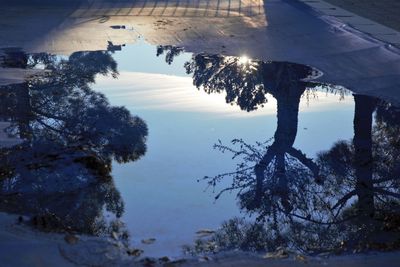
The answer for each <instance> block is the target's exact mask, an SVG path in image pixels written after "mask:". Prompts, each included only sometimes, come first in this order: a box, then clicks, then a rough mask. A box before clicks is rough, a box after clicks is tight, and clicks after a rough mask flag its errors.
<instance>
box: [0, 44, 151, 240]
mask: <svg viewBox="0 0 400 267" xmlns="http://www.w3.org/2000/svg"><path fill="white" fill-rule="evenodd" d="M7 57H8V58H7V60H5V61H4V62H5V63H4V64H7V65H8V66H7V67H18V68H40V69H42V70H43V71H44V74H41V75H38V76H36V77H33V78H30V79H28V80H27V81H26V82H24V83H22V84H14V85H8V86H3V87H2V88H1V90H0V101H1V105H0V106H1V108H0V118H1V120H2V121H6V122H7V123H8V124H9V126H8V127H7V129H6V131H7V134H8V135H9V136H12V137H15V138H19V139H20V142H19V144H18V145H15V146H13V147H3V148H1V149H0V161H1V165H0V175H1V180H0V183H1V194H0V197H1V199H0V203H1V204H0V208H1V209H2V210H4V211H7V212H13V213H18V214H25V215H29V216H37V215H40V216H42V217H39V218H41V220H42V223H45V224H47V225H49V224H51V223H53V224H55V225H54V227H53V228H69V229H73V230H76V231H80V232H85V233H92V234H95V233H99V232H101V231H102V230H104V229H105V228H107V227H110V225H109V223H107V222H106V218H105V217H104V213H105V211H107V212H109V213H111V214H114V215H115V217H117V218H119V217H120V216H121V215H122V213H123V211H124V205H123V201H122V199H121V196H120V194H119V192H118V190H117V189H116V188H115V186H114V183H113V181H112V177H111V175H110V172H111V165H112V161H113V160H115V161H117V162H120V163H123V162H130V161H134V160H137V159H139V158H140V157H142V156H143V155H144V154H145V153H146V138H147V131H148V130H147V125H146V123H145V122H144V121H143V120H142V119H141V118H139V117H136V116H132V115H131V114H130V112H129V111H128V110H127V109H126V108H124V107H115V106H111V105H110V104H109V103H108V101H107V99H106V97H105V96H104V95H103V94H101V93H99V92H95V91H93V90H92V89H91V88H90V85H91V84H93V83H94V82H95V78H96V75H111V76H112V77H116V76H117V75H118V72H117V64H116V62H115V61H114V59H113V58H112V55H111V54H110V52H107V51H96V52H77V53H74V54H72V55H71V56H69V57H68V58H64V57H58V56H54V55H49V54H34V55H26V54H24V53H23V52H19V51H17V52H12V53H8V54H7ZM43 216H45V217H43ZM34 218H36V219H35V220H37V217H34ZM46 218H47V219H46ZM46 220H47V221H48V222H46ZM107 225H108V226H107Z"/></svg>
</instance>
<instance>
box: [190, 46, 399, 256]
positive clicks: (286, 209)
mask: <svg viewBox="0 0 400 267" xmlns="http://www.w3.org/2000/svg"><path fill="white" fill-rule="evenodd" d="M185 67H186V70H187V73H189V74H192V75H193V82H194V84H195V85H196V87H198V88H199V89H202V90H205V91H206V92H208V93H221V92H224V93H225V94H226V102H227V103H230V104H235V105H238V106H239V107H240V108H241V109H242V110H246V111H249V112H250V111H253V110H255V109H257V108H259V107H262V106H263V105H265V103H267V100H268V99H267V98H268V95H271V96H272V97H274V98H275V99H276V100H277V128H276V131H275V135H274V137H273V138H271V139H270V140H268V141H267V142H259V143H256V144H255V145H252V144H248V143H246V142H245V141H243V140H242V139H235V140H233V141H232V144H231V145H225V144H223V143H221V142H219V143H217V144H216V145H215V146H214V148H216V149H218V150H220V151H221V152H223V153H230V154H232V155H233V158H234V159H235V160H238V163H237V165H236V169H235V170H233V171H232V172H228V173H223V174H219V175H216V176H213V177H205V180H206V181H207V182H208V184H209V185H210V186H212V187H218V186H219V185H220V184H222V180H225V179H229V180H230V181H231V184H230V186H228V187H226V188H224V189H222V190H221V191H220V192H219V193H218V194H217V195H216V198H217V199H218V198H219V197H220V195H221V194H223V193H224V192H226V191H234V192H237V196H238V202H239V206H240V207H241V209H242V210H243V211H245V212H246V213H249V214H252V215H255V216H256V218H257V219H256V221H255V222H253V223H251V222H246V221H245V220H242V219H233V220H230V221H228V222H226V223H225V224H223V226H222V228H221V229H220V230H219V231H217V233H216V234H215V235H214V236H213V237H212V238H211V239H208V240H199V241H198V242H197V244H196V246H194V247H193V248H190V249H189V250H191V251H192V252H210V251H214V250H218V249H234V248H239V249H245V250H275V249H277V248H278V247H281V246H283V247H288V248H292V249H293V248H294V249H296V250H300V251H303V252H307V253H320V252H324V251H333V250H335V251H337V250H348V249H352V250H354V249H355V250H363V249H392V248H395V247H398V246H399V245H400V241H399V240H400V231H399V230H398V227H399V218H400V216H399V208H400V205H399V204H400V202H399V197H400V192H399V179H398V178H399V177H398V176H399V173H400V165H399V163H398V162H399V144H400V142H399V141H400V140H399V137H398V136H399V129H400V128H399V126H400V117H399V116H400V109H399V108H396V107H394V106H392V105H391V104H389V103H386V102H384V101H382V100H379V99H375V98H372V97H369V96H363V95H354V101H355V114H354V138H353V139H352V140H350V141H339V142H337V143H336V144H334V145H333V146H332V148H331V149H330V150H328V151H324V152H320V153H319V154H318V155H317V157H316V158H315V159H312V158H310V157H308V156H306V155H305V154H304V153H303V152H302V151H301V150H300V149H297V148H295V147H294V146H293V145H294V143H295V139H296V135H297V127H298V113H299V102H300V99H301V97H304V96H306V97H307V96H310V94H312V93H313V92H314V91H315V90H321V89H324V90H330V91H334V92H336V93H338V94H339V95H340V97H344V94H345V92H344V91H342V90H341V89H338V88H337V87H328V86H327V85H322V84H318V83H315V82H312V79H313V77H316V76H317V75H320V74H319V73H318V72H317V71H316V70H313V69H312V68H310V67H307V66H302V65H297V64H292V63H284V62H281V63H279V62H259V61H251V60H250V61H246V62H243V61H241V60H240V58H235V57H224V56H219V55H205V54H200V55H196V56H194V57H193V59H192V61H190V62H188V63H186V65H185ZM374 114H375V122H374V119H373V116H374ZM266 138H268V137H266Z"/></svg>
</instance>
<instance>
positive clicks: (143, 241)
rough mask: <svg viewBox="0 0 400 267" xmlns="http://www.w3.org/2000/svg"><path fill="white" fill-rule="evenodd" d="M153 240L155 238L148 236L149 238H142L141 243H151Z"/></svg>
mask: <svg viewBox="0 0 400 267" xmlns="http://www.w3.org/2000/svg"><path fill="white" fill-rule="evenodd" d="M154 242H156V239H155V238H149V239H143V240H142V243H143V244H146V245H150V244H153V243H154Z"/></svg>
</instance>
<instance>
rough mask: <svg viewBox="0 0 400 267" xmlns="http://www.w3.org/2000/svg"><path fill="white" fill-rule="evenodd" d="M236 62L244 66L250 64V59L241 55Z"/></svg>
mask: <svg viewBox="0 0 400 267" xmlns="http://www.w3.org/2000/svg"><path fill="white" fill-rule="evenodd" d="M238 62H239V64H240V65H245V64H248V63H250V58H249V57H247V56H246V55H243V56H241V57H239V61H238Z"/></svg>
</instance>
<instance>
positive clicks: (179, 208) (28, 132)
mask: <svg viewBox="0 0 400 267" xmlns="http://www.w3.org/2000/svg"><path fill="white" fill-rule="evenodd" d="M7 55H8V58H7V60H5V61H4V62H5V63H3V64H8V66H7V67H14V68H42V69H43V68H44V69H46V70H49V71H48V73H46V74H44V75H43V76H39V78H34V79H32V80H30V81H26V82H25V83H23V84H19V85H8V86H4V87H3V91H2V95H1V97H2V98H1V100H2V101H3V103H4V105H3V107H4V108H3V109H2V110H1V113H2V115H1V118H2V125H3V128H4V129H5V130H6V132H7V138H5V137H3V138H2V142H3V143H2V144H3V146H4V147H3V149H2V158H1V160H2V169H1V171H2V176H3V177H4V179H3V182H2V191H3V192H2V198H3V204H2V207H1V209H2V210H3V211H7V212H12V213H17V214H23V215H26V216H33V221H34V224H40V222H37V221H38V220H39V221H40V220H43V221H45V222H46V225H45V227H43V228H45V229H46V228H48V225H49V224H50V225H51V227H50V228H52V230H54V229H56V230H60V229H63V228H72V229H73V230H75V231H78V232H84V233H89V234H100V233H104V232H107V233H108V232H110V231H113V232H118V233H119V235H120V236H121V237H126V236H127V235H129V236H130V238H128V241H126V242H129V243H130V244H131V246H134V247H139V248H141V249H143V250H144V253H145V255H150V256H165V255H169V256H179V255H181V254H182V253H183V250H182V246H183V245H193V244H194V241H195V239H196V238H198V237H199V236H198V234H196V232H197V231H199V230H200V229H212V230H216V229H219V228H220V227H221V224H222V223H223V222H224V221H227V220H230V219H232V218H235V217H237V218H242V217H243V218H246V220H247V221H249V222H250V223H252V222H255V221H256V224H257V225H260V224H264V226H265V229H268V231H267V232H269V233H270V235H268V237H266V236H267V235H266V234H265V233H264V234H262V233H261V234H260V233H259V234H258V236H259V237H260V239H263V240H262V241H260V244H257V245H254V244H252V245H251V244H250V245H249V244H247V245H249V246H247V245H245V243H246V242H242V241H238V240H236V241H235V242H236V243H235V242H233V241H232V240H231V241H232V242H231V243H229V242H225V243H224V242H221V236H223V235H224V232H223V231H224V230H221V231H222V232H221V231H220V232H218V233H217V237H214V239H212V240H213V242H214V241H215V242H217V243H218V242H219V243H218V246H219V247H224V246H225V247H226V248H231V249H232V248H237V247H239V248H242V249H246V248H249V249H251V250H262V249H264V250H265V249H267V250H268V249H271V250H273V249H275V248H276V247H277V246H278V245H286V246H291V247H295V248H297V249H300V250H303V251H311V252H315V251H318V249H319V250H321V251H324V250H329V249H331V248H333V247H337V246H340V244H342V241H343V240H346V238H347V239H349V240H351V241H354V243H357V245H354V244H353V246H361V245H359V244H358V243H359V240H364V241H365V238H364V239H363V238H361V237H360V236H362V237H366V236H367V237H368V238H366V239H368V240H370V239H369V238H370V235H368V234H366V233H365V232H363V233H362V234H361V235H360V236H358V235H357V230H355V229H362V228H363V227H361V226H360V224H357V223H354V224H352V223H346V222H347V221H348V220H350V219H353V218H354V217H359V216H361V217H362V218H363V219H362V220H361V221H363V222H365V221H368V220H366V219H365V218H372V217H374V216H375V217H379V218H380V217H385V214H386V215H387V216H390V215H391V214H392V213H391V212H393V210H396V208H393V207H392V206H390V205H389V204H387V203H392V204H393V205H394V207H396V205H395V204H396V203H398V197H399V195H398V181H397V180H396V179H397V178H398V177H397V176H396V175H398V172H399V169H398V166H397V165H396V162H397V159H398V151H397V150H396V148H398V147H397V145H398V143H397V141H398V140H397V138H398V135H397V133H398V131H397V130H398V126H399V118H400V117H399V110H398V109H397V108H396V107H395V106H393V105H390V104H389V103H387V102H385V101H383V100H379V99H375V98H372V97H367V96H358V95H352V93H351V92H349V91H347V90H345V89H344V88H342V87H339V86H334V85H326V84H319V83H317V82H313V80H314V78H316V77H318V76H319V75H323V74H322V73H319V72H318V70H315V69H313V68H311V67H308V66H303V65H298V64H293V63H285V62H259V61H255V60H251V59H248V58H246V57H245V56H243V57H240V58H235V57H225V56H221V55H207V54H199V55H192V54H189V53H185V52H183V51H182V50H181V49H179V48H175V47H154V46H151V45H148V44H146V43H144V42H139V43H138V44H136V45H129V46H126V47H123V48H122V50H121V51H117V52H114V53H111V52H77V53H74V54H73V55H71V56H70V57H57V56H51V55H47V54H38V55H26V54H24V53H23V52H20V51H18V52H12V53H11V52H9V53H8V54H7ZM102 94H104V95H102ZM357 105H358V106H357ZM122 106H123V107H125V108H119V107H122ZM28 109H29V110H28ZM132 115H134V116H137V117H132ZM371 136H372V137H371ZM396 136H397V137H396ZM353 138H354V140H353ZM235 139H236V142H233V143H232V142H231V141H232V140H235ZM10 140H14V142H16V143H19V145H16V146H12V145H10V142H11V141H10ZM372 140H373V141H372ZM339 141H340V142H339ZM7 142H8V143H7ZM371 142H373V144H372V143H371ZM4 144H8V145H7V146H5V145H4ZM223 152H224V153H223ZM382 152H384V153H383V154H382ZM235 153H236V155H235ZM233 156H235V157H234V158H233ZM378 160H380V161H382V162H384V164H383V165H382V166H381V165H379V164H377V163H376V162H377V161H378ZM111 165H112V169H111ZM378 165H379V166H378ZM205 176H207V177H206V178H204V177H205ZM99 177H100V178H101V179H100V178H99ZM102 179H103V180H104V181H103V182H98V181H99V180H102ZM373 179H374V181H375V182H371V181H372V180H373ZM231 187H232V188H233V189H232V190H227V191H226V192H224V193H223V194H221V195H219V192H220V191H221V190H224V189H229V188H231ZM375 187H376V188H377V190H375V189H374V188H375ZM354 188H355V189H354ZM353 189H354V190H353ZM217 196H219V197H218V199H216V197H217ZM60 199H63V201H61V200H60ZM27 201H28V202H29V203H28V204H27ZM374 201H375V202H374ZM5 203H6V204H5ZM10 203H12V204H10ZM22 203H24V204H22ZM354 206H355V207H356V210H357V212H356V211H354V210H352V208H351V207H353V209H354ZM367 206H373V207H375V210H374V209H372V210H371V209H367V208H366V207H367ZM346 209H347V210H346ZM381 210H382V211H381ZM353 213H355V214H356V215H357V216H355V215H354V214H353ZM372 213H373V214H375V215H371V214H372ZM38 214H39V215H40V216H39V217H35V216H38ZM43 214H45V215H43ZM47 214H52V215H51V216H52V217H51V216H50V217H51V219H48V215H47ZM349 214H350V215H351V216H350V215H349ZM352 214H353V215H354V216H353V215H352ZM376 214H378V215H376ZM346 215H349V216H348V218H347V217H346ZM41 216H42V217H41ZM43 216H46V217H43ZM363 216H364V217H363ZM116 217H117V218H119V219H120V220H121V221H122V222H123V223H124V225H122V224H121V223H116V221H115V220H114V219H115V218H116ZM375 217H374V218H375ZM44 218H46V219H44ZM55 218H56V219H55ZM48 220H50V222H48ZM371 220H372V219H371ZM238 221H239V222H240V223H239V224H241V223H242V222H241V221H240V220H239V219H238V220H237V221H236V222H238ZM378 221H379V220H378ZM381 221H382V220H381ZM383 221H384V222H386V223H387V221H385V220H383ZM234 222H235V221H231V223H233V224H234ZM368 222H369V221H368ZM302 223H303V224H304V225H303V224H302ZM358 223H359V221H358ZM300 225H301V226H300ZM332 225H334V226H332ZM337 225H339V226H337ZM354 225H356V226H354ZM366 225H370V224H369V223H367V224H366ZM226 226H227V224H225V228H226ZM353 226H354V227H353ZM244 227H249V226H244ZM323 227H328V228H329V229H328V230H327V232H326V229H323ZM379 227H380V226H379ZM379 227H378V228H379ZM53 228H54V229H53ZM121 228H122V229H121ZM333 228H334V229H333ZM387 228H388V227H387ZM389 228H390V227H389ZM223 229H224V228H223ZM252 229H254V228H252ZM294 229H295V230H294ZM343 229H344V230H343ZM379 229H381V228H379ZM225 230H226V229H225ZM231 230H232V229H231ZM331 230H332V232H329V231H331ZM346 230H348V232H349V233H351V234H352V235H351V234H349V235H348V236H347V237H345V236H344V235H345V234H343V236H342V235H340V236H339V235H337V232H338V231H343V232H346ZM243 231H244V232H246V231H245V230H243ZM324 231H325V232H326V234H327V235H330V236H329V237H326V236H325V240H328V241H326V242H325V243H323V242H321V243H320V244H319V245H315V243H316V241H315V240H318V238H322V236H323V235H322V234H321V233H323V232H324ZM335 231H336V232H335ZM205 232H207V231H205ZM227 232H229V231H227ZM227 232H226V233H227ZM328 232H329V233H328ZM389 232H390V231H389ZM124 233H128V234H124ZM203 233H204V231H203ZM248 233H250V232H249V231H248ZM304 233H308V234H309V235H310V236H311V235H315V236H316V237H315V240H308V241H309V242H308V243H307V242H306V241H304V242H303V243H302V242H299V239H301V236H302V235H303V234H304ZM310 233H312V234H310ZM335 233H336V236H335ZM346 233H347V232H346ZM374 233H378V231H375V232H374ZM218 235H219V237H218ZM245 235H246V234H244V236H245ZM332 236H335V238H333V237H332ZM380 237H381V236H380ZM148 238H155V239H156V241H155V242H154V243H152V244H143V242H141V240H145V239H148ZM218 238H219V239H218ZM329 238H331V239H329ZM256 239H257V238H253V239H252V240H253V241H254V242H253V241H252V242H250V243H257V242H256ZM310 239H312V238H310ZM372 240H374V242H375V241H376V240H375V239H373V238H372ZM267 241H268V242H269V244H268V245H265V243H268V242H267ZM364 241H363V242H364ZM271 242H272V243H274V242H275V243H274V244H275V245H271ZM360 242H361V241H360ZM371 242H372V241H371ZM385 242H389V241H386V240H385V241H384V242H383V243H385ZM233 243H234V244H233ZM239 243H240V244H241V245H238V244H239ZM350 243H351V242H350ZM364 243H368V244H370V241H368V242H367V241H365V242H364ZM338 244H339V245H338ZM374 244H375V243H374ZM246 246H247V247H246ZM198 249H199V250H206V251H207V249H205V248H204V247H202V246H201V245H200V246H199V248H198Z"/></svg>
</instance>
